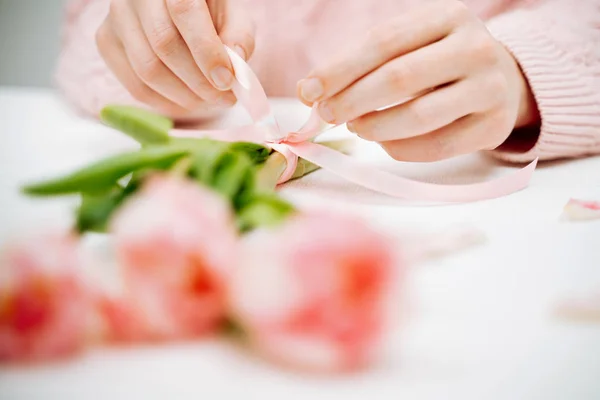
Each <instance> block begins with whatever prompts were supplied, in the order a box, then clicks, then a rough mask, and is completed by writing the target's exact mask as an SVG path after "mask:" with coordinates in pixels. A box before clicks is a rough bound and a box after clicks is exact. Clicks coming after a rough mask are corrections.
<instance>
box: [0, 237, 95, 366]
mask: <svg viewBox="0 0 600 400" xmlns="http://www.w3.org/2000/svg"><path fill="white" fill-rule="evenodd" d="M82 261H83V259H82V257H81V253H80V252H79V249H78V246H77V241H76V238H74V237H70V236H58V235H56V236H40V237H31V238H29V239H28V240H24V241H21V242H15V243H14V244H13V245H11V246H10V247H8V248H7V249H6V251H5V252H4V253H3V254H2V257H1V259H0V361H11V360H12V361H15V360H38V359H49V358H54V357H62V356H66V355H69V354H71V353H73V352H75V351H77V350H79V349H81V348H82V346H83V345H84V343H85V340H86V323H87V320H88V313H89V312H90V310H91V308H90V306H91V302H90V301H89V298H88V295H87V292H86V290H85V287H84V284H83V281H82V280H81V279H80V275H79V271H80V270H81V268H82Z"/></svg>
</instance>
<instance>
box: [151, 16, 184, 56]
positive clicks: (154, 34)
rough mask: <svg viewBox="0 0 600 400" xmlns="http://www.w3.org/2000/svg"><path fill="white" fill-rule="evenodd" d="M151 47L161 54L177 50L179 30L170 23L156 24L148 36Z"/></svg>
mask: <svg viewBox="0 0 600 400" xmlns="http://www.w3.org/2000/svg"><path fill="white" fill-rule="evenodd" d="M149 41H150V45H151V46H152V49H153V50H154V51H155V52H156V53H157V54H158V55H161V56H169V55H171V54H173V53H174V52H175V51H176V50H177V44H178V43H179V32H178V31H177V29H175V27H174V26H173V25H171V24H162V25H156V26H155V27H154V28H153V29H152V31H151V33H150V37H149Z"/></svg>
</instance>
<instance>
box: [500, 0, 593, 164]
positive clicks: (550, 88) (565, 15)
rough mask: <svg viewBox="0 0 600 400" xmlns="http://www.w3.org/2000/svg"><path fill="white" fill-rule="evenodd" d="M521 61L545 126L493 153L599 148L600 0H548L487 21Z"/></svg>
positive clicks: (561, 154)
mask: <svg viewBox="0 0 600 400" xmlns="http://www.w3.org/2000/svg"><path fill="white" fill-rule="evenodd" d="M488 28H489V29H490V31H491V32H492V34H493V35H494V36H495V37H496V38H497V39H498V40H499V41H500V42H502V43H503V44H504V45H505V46H506V47H507V48H508V49H509V51H511V52H512V54H513V55H514V57H515V59H516V60H517V61H518V63H519V64H520V66H521V68H522V70H523V72H524V74H525V76H526V78H527V80H528V82H529V85H530V87H531V89H532V92H533V95H534V96H535V99H536V101H537V105H538V109H539V111H540V115H541V126H540V127H537V128H535V129H533V130H532V129H529V133H527V132H526V131H525V130H522V131H518V132H514V133H513V135H511V137H510V138H509V140H508V141H507V142H506V143H505V144H504V145H503V146H501V147H500V148H499V149H497V150H495V151H493V152H492V154H494V155H495V156H497V157H498V158H501V159H504V160H507V161H513V162H526V161H530V160H532V159H534V158H536V157H539V158H540V159H542V160H543V159H557V158H570V157H579V156H585V155H591V154H599V153H600V0H578V1H573V0H546V1H541V0H539V1H537V2H531V4H530V5H527V6H524V7H521V8H518V9H514V10H512V11H509V12H507V13H505V14H501V15H499V16H497V17H495V18H493V19H492V20H490V21H489V22H488Z"/></svg>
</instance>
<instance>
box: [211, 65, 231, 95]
mask: <svg viewBox="0 0 600 400" xmlns="http://www.w3.org/2000/svg"><path fill="white" fill-rule="evenodd" d="M210 77H211V78H212V80H213V82H214V83H215V86H216V87H217V89H219V90H228V89H230V88H231V84H232V83H233V74H232V73H231V71H229V70H228V69H227V68H225V67H217V68H215V69H213V70H212V72H211V73H210Z"/></svg>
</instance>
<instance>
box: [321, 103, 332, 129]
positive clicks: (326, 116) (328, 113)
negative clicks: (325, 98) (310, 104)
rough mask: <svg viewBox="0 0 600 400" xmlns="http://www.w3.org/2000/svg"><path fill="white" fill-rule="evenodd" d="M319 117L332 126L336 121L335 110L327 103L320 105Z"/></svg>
mask: <svg viewBox="0 0 600 400" xmlns="http://www.w3.org/2000/svg"><path fill="white" fill-rule="evenodd" d="M319 115H320V116H321V118H323V120H325V121H327V122H329V123H330V124H331V123H333V122H334V121H335V117H334V116H333V110H332V109H331V107H330V106H329V105H328V104H327V103H321V104H319Z"/></svg>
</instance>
